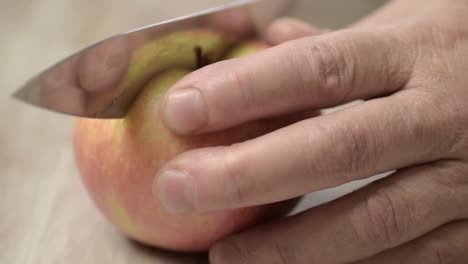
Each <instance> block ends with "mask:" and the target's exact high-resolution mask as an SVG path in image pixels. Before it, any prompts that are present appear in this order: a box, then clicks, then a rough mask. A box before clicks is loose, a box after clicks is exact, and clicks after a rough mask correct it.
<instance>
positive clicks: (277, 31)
mask: <svg viewBox="0 0 468 264" xmlns="http://www.w3.org/2000/svg"><path fill="white" fill-rule="evenodd" d="M325 32H327V31H326V30H322V29H319V28H317V27H315V26H312V25H310V24H308V23H306V22H304V21H301V20H298V19H294V18H289V17H284V18H280V19H278V20H276V21H275V22H273V23H272V24H271V25H270V27H269V28H268V30H267V32H266V40H267V41H268V42H270V43H271V44H273V45H278V44H281V43H284V42H287V41H290V40H294V39H298V38H303V37H309V36H314V35H320V34H322V33H325Z"/></svg>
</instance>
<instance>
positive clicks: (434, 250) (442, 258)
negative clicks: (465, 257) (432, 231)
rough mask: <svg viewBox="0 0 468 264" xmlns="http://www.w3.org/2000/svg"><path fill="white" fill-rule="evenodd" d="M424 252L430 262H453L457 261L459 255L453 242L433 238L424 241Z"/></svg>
mask: <svg viewBox="0 0 468 264" xmlns="http://www.w3.org/2000/svg"><path fill="white" fill-rule="evenodd" d="M423 248H424V252H425V253H426V256H427V258H428V260H429V261H430V262H429V263H434V264H451V263H456V261H457V256H456V254H455V253H454V251H455V250H454V249H453V248H452V247H451V244H447V243H446V242H445V241H442V240H440V239H432V240H428V241H426V242H424V243H423Z"/></svg>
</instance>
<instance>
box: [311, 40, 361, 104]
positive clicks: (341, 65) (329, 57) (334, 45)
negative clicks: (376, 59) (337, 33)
mask: <svg viewBox="0 0 468 264" xmlns="http://www.w3.org/2000/svg"><path fill="white" fill-rule="evenodd" d="M338 43H339V42H338V41H334V40H333V39H324V40H321V41H316V42H315V43H314V44H313V45H311V47H310V48H309V52H308V53H306V57H305V58H306V61H307V62H308V64H309V68H310V69H312V70H315V71H316V76H315V78H316V79H315V81H313V82H312V83H314V84H315V85H314V89H316V92H317V93H318V94H319V96H320V97H325V98H330V99H335V100H336V98H344V97H347V95H348V94H350V93H351V92H352V91H351V89H352V87H353V85H352V82H353V79H354V78H353V72H354V59H353V57H352V56H351V54H350V52H348V49H347V48H346V45H345V44H338ZM317 77H318V78H317ZM304 78H306V77H304ZM308 78H310V77H308Z"/></svg>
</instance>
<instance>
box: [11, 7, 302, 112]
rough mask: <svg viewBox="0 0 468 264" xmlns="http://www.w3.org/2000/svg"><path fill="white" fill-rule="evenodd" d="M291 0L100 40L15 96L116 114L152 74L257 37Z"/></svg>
mask: <svg viewBox="0 0 468 264" xmlns="http://www.w3.org/2000/svg"><path fill="white" fill-rule="evenodd" d="M292 2H294V1H290V0H242V1H235V2H234V3H232V4H230V5H226V6H222V7H220V8H215V9H211V10H208V11H205V12H201V13H198V14H195V15H191V16H186V17H182V18H178V19H174V20H171V21H166V22H163V23H158V24H155V25H150V26H147V27H144V28H140V29H136V30H133V31H130V32H127V33H125V34H122V35H118V36H114V37H111V38H109V39H106V40H104V41H102V42H99V43H97V44H95V45H93V46H91V47H89V48H87V49H84V50H82V51H80V52H78V53H76V54H75V55H72V56H70V57H68V58H66V59H65V60H63V61H61V62H59V63H58V64H56V65H54V66H53V67H51V68H49V69H48V70H46V71H44V72H42V73H41V74H39V75H38V76H36V77H34V78H33V79H31V80H30V81H29V82H27V83H26V84H25V85H24V86H23V87H22V88H21V89H20V90H19V91H18V92H16V93H15V94H14V96H15V97H16V98H18V99H20V100H23V101H25V102H28V103H31V104H34V105H36V106H39V107H43V108H46V109H49V110H52V111H56V112H61V113H65V114H69V115H75V116H81V117H90V118H121V117H123V116H125V114H126V113H127V112H128V109H129V108H130V106H131V105H132V103H133V101H134V100H135V98H136V97H137V95H138V94H139V93H140V91H141V90H142V89H143V88H144V87H145V84H146V83H147V82H148V81H150V79H151V78H152V77H154V76H155V75H157V74H159V73H161V72H163V71H165V70H168V69H169V68H173V67H183V68H186V69H189V70H195V69H197V68H198V67H201V66H203V65H205V64H208V63H210V62H213V61H216V60H219V59H220V57H221V56H222V53H223V51H224V50H223V48H222V47H227V46H230V45H232V44H234V43H236V42H239V41H241V40H243V39H246V38H251V37H258V36H261V34H262V32H264V30H265V29H266V27H267V26H268V24H269V23H271V21H272V20H274V19H275V18H277V17H279V16H281V15H284V14H285V11H286V10H287V8H288V7H289V5H290V4H291V3H292Z"/></svg>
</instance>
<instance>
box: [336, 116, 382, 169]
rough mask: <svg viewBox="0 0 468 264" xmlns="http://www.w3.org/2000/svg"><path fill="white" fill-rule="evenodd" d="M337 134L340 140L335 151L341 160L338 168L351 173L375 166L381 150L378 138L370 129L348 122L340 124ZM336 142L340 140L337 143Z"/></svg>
mask: <svg viewBox="0 0 468 264" xmlns="http://www.w3.org/2000/svg"><path fill="white" fill-rule="evenodd" d="M340 126H342V127H340V128H339V129H338V130H335V131H340V132H339V133H338V135H337V137H338V140H337V141H335V151H336V155H337V157H336V158H338V159H339V160H341V162H340V168H338V169H339V170H340V171H341V173H338V174H344V175H350V176H351V177H352V175H351V174H353V173H350V172H358V171H363V170H367V169H371V168H370V167H372V166H374V165H375V164H376V163H377V160H376V159H377V157H379V156H380V155H379V154H380V153H379V152H380V150H379V147H378V144H377V143H376V139H375V138H374V135H373V134H372V133H368V131H369V129H367V128H366V127H365V125H363V124H358V123H354V124H352V123H348V124H342V125H340ZM336 142H338V143H337V144H336Z"/></svg>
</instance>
